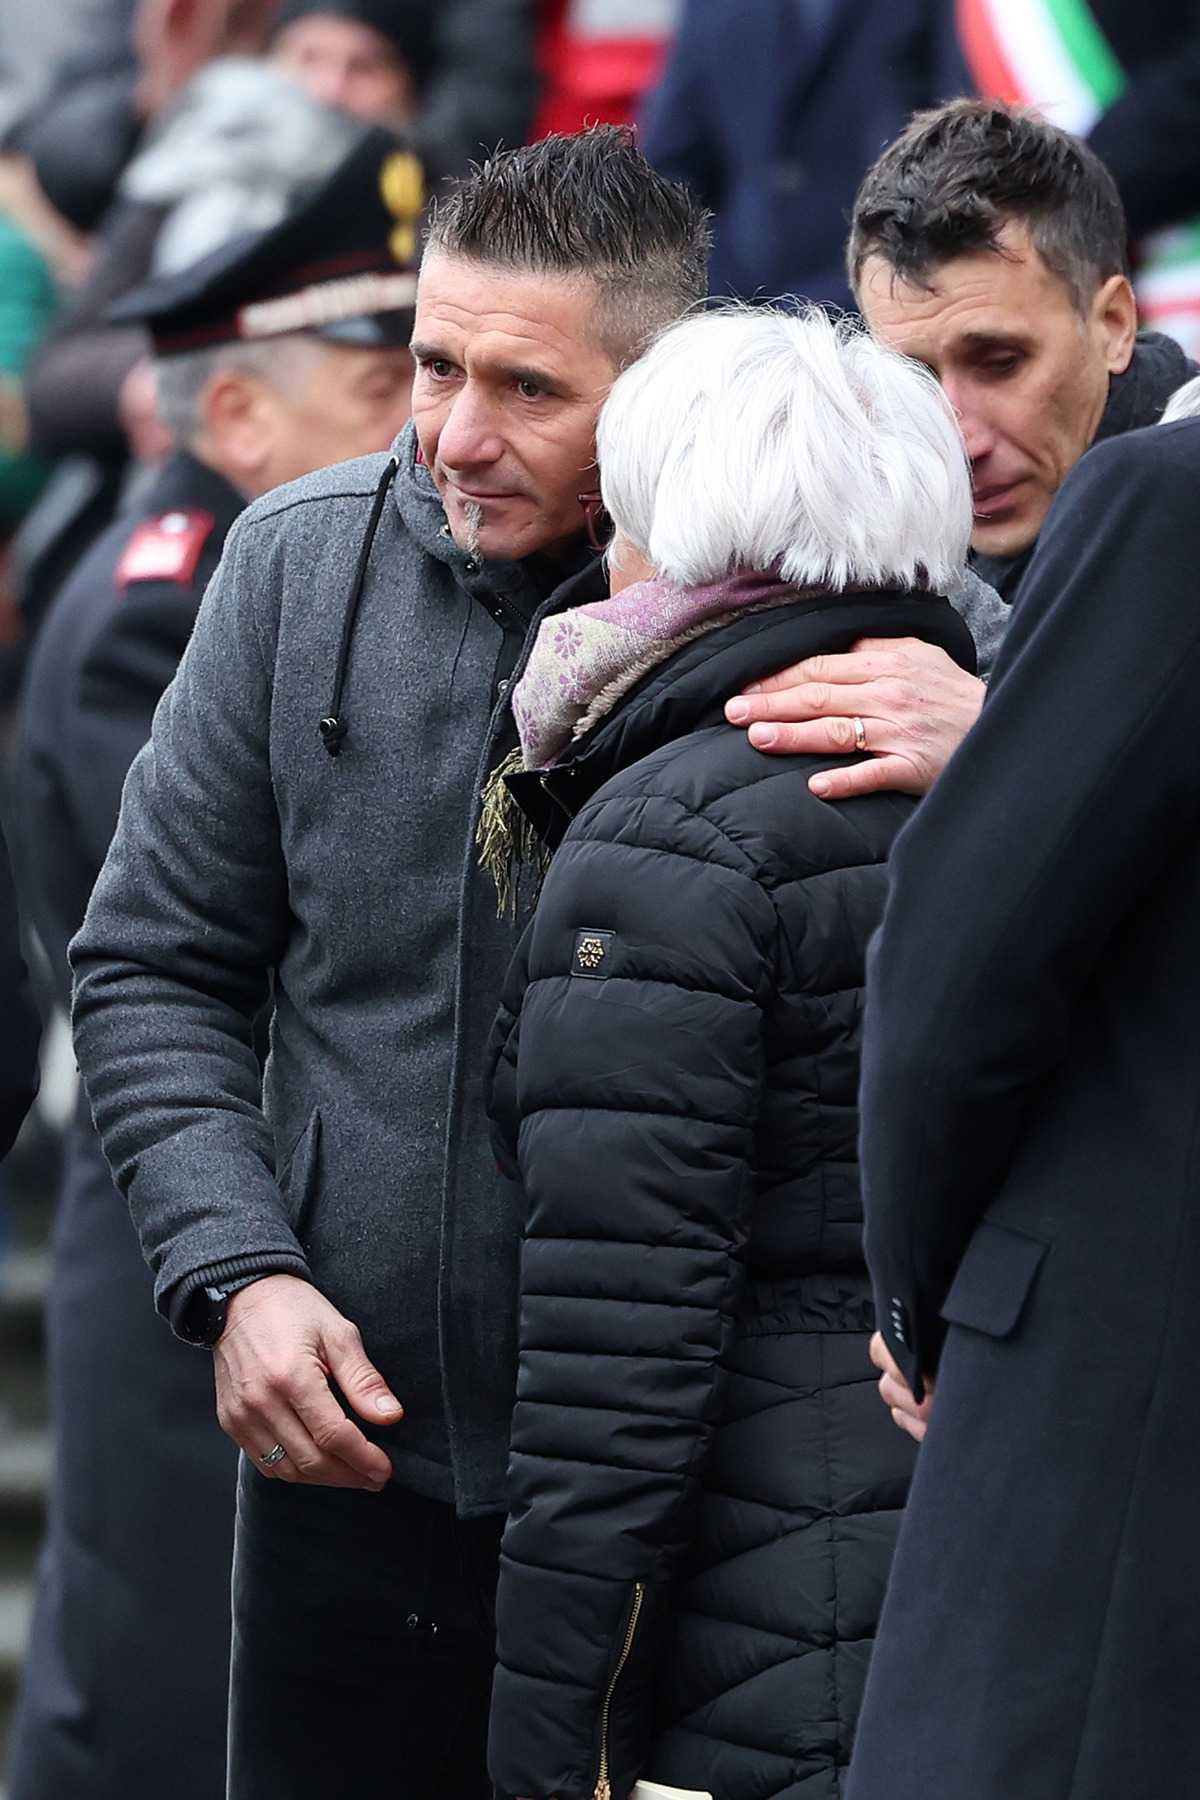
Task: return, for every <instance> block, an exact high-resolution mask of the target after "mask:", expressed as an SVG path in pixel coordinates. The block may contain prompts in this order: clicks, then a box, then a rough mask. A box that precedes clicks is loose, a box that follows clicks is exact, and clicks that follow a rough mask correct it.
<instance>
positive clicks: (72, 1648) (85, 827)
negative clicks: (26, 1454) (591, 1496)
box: [9, 452, 244, 1800]
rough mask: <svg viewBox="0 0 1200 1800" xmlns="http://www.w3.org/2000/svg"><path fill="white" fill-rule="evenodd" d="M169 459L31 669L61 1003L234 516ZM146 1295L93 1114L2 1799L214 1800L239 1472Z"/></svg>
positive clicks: (26, 722) (82, 1156)
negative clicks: (102, 871)
mask: <svg viewBox="0 0 1200 1800" xmlns="http://www.w3.org/2000/svg"><path fill="white" fill-rule="evenodd" d="M243 504H244V503H243V501H242V498H241V496H240V495H239V494H237V493H236V492H235V491H234V489H233V488H231V487H230V486H229V484H228V483H227V482H225V481H224V480H222V479H221V477H220V476H218V475H216V474H214V473H213V472H212V470H210V469H208V468H206V467H205V466H204V465H203V464H201V463H199V462H197V461H196V460H195V459H194V458H193V457H191V456H189V455H187V454H186V453H184V452H180V453H178V454H177V455H175V456H174V457H172V459H171V461H170V462H169V463H167V465H166V466H165V468H164V469H163V470H162V472H161V474H160V475H159V476H158V478H157V479H156V480H155V482H154V483H153V485H152V486H151V487H150V489H149V490H148V491H147V493H146V495H145V497H144V500H143V501H142V503H141V505H140V506H139V507H138V508H137V510H136V511H135V512H133V513H132V514H129V515H126V516H125V517H124V518H122V519H121V520H119V521H118V522H117V523H116V524H114V525H113V526H112V527H110V529H109V530H108V531H107V532H106V533H105V534H104V536H103V537H102V538H100V539H99V540H98V541H97V543H96V544H95V545H94V547H93V548H92V550H91V551H90V552H89V553H88V555H87V557H86V558H85V560H84V561H83V562H82V563H81V564H80V566H79V568H78V569H77V570H76V572H75V574H74V575H73V576H72V578H71V580H70V582H69V583H68V584H67V586H66V587H65V588H64V590H63V592H62V593H61V594H60V595H59V597H58V598H57V600H56V601H55V603H54V605H53V607H52V610H51V612H50V614H49V615H48V617H47V619H46V622H45V625H44V626H43V628H42V631H41V633H40V635H39V637H38V639H37V642H36V645H35V648H34V652H33V656H32V659H31V663H30V668H29V676H28V683H27V687H26V693H25V703H24V713H23V722H22V731H21V744H20V770H19V780H18V807H19V828H20V848H21V855H20V875H21V885H22V890H23V897H24V899H25V901H26V903H27V906H28V910H29V913H30V915H31V918H32V919H33V922H34V923H35V925H36V927H37V930H38V933H39V935H40V936H41V939H42V941H43V943H44V945H45V947H46V950H47V952H48V953H49V956H50V960H51V963H52V965H53V970H54V974H55V977H56V979H57V982H58V985H59V988H60V991H61V995H62V998H63V1001H64V1004H68V1003H69V995H70V971H69V969H68V966H67V957H66V947H67V942H68V940H69V939H70V938H71V937H72V936H73V935H74V933H75V931H76V930H77V929H78V927H79V925H80V923H81V922H82V919H83V914H84V910H85V908H86V906H87V900H88V895H89V894H90V892H91V888H92V884H93V882H94V881H95V878H96V875H97V873H98V871H99V868H100V865H101V863H102V862H103V860H104V857H105V854H106V852H107V849H108V844H109V840H110V838H111V836H112V833H113V830H114V829H115V826H116V822H117V810H118V807H119V804H120V798H121V787H122V784H123V782H124V779H125V775H126V772H127V770H128V768H129V764H130V763H131V762H132V760H133V758H134V756H135V755H136V754H137V752H138V750H139V749H140V748H141V746H142V744H143V743H144V742H145V740H146V738H147V737H148V736H149V734H150V720H151V716H152V714H153V712H154V708H155V705H156V704H157V702H158V699H159V696H160V695H161V694H162V692H163V689H164V688H165V687H166V686H167V684H168V682H169V681H170V680H171V678H172V676H173V675H174V672H175V666H176V664H177V662H178V660H179V657H180V656H181V655H182V653H183V650H184V647H185V645H186V644H187V641H188V636H189V634H190V632H191V628H192V624H193V622H194V620H195V616H196V610H197V607H198V605H199V602H200V596H201V594H202V593H203V591H204V587H205V584H206V582H207V580H208V577H209V576H210V575H211V573H212V571H213V569H214V567H215V566H216V563H217V560H218V558H219V556H220V552H221V547H222V545H223V543H224V540H225V534H226V532H227V531H228V529H229V527H230V525H231V524H232V523H233V520H234V518H235V517H236V516H237V514H238V513H239V512H240V511H241V509H242V506H243ZM153 1286H154V1284H153V1281H152V1278H151V1275H150V1272H149V1270H148V1269H147V1268H146V1266H145V1264H144V1262H143V1261H142V1257H141V1254H140V1251H139V1248H138V1242H137V1236H136V1233H135V1232H134V1229H133V1225H132V1222H131V1220H130V1218H129V1213H128V1209H127V1207H126V1205H125V1202H124V1200H123V1199H122V1198H121V1196H120V1194H119V1193H118V1192H117V1190H116V1188H115V1187H114V1185H113V1182H112V1178H111V1176H110V1175H109V1172H108V1165H107V1164H106V1162H105V1160H104V1155H103V1152H102V1151H101V1149H100V1143H99V1140H98V1138H97V1137H96V1134H95V1132H94V1131H93V1129H92V1125H91V1120H90V1116H89V1113H88V1109H87V1104H86V1101H81V1103H80V1107H79V1110H78V1113H77V1115H76V1118H75V1121H74V1123H73V1125H72V1128H71V1134H70V1139H69V1146H68V1154H67V1166H66V1171H65V1176H64V1184H63V1192H62V1197H61V1201H60V1208H59V1215H58V1221H57V1227H56V1233H55V1242H54V1264H53V1276H52V1281H51V1289H50V1307H49V1319H48V1331H49V1353H50V1385H51V1405H52V1411H53V1415H54V1419H55V1424H56V1429H57V1448H56V1458H57V1460H56V1472H55V1481H54V1488H53V1492H52V1497H51V1513H50V1528H49V1535H48V1538H47V1542H46V1547H45V1551H44V1554H43V1559H42V1566H41V1571H40V1575H39V1582H38V1591H37V1602H36V1609H35V1614H34V1625H33V1641H32V1647H31V1651H30V1656H29V1661H28V1664H27V1667H26V1671H25V1679H24V1686H23V1691H22V1695H21V1701H20V1708H19V1713H18V1718H17V1725H16V1731H15V1738H14V1749H13V1758H12V1764H11V1768H10V1771H9V1781H10V1789H9V1792H10V1795H11V1800H64V1796H67V1795H70V1796H71V1800H134V1796H136V1797H137V1800H156V1797H158V1796H161V1800H219V1796H220V1795H221V1794H222V1793H223V1792H224V1744H225V1712H226V1688H227V1672H228V1658H229V1580H230V1557H231V1551H232V1542H233V1513H234V1475H235V1467H236V1460H237V1452H236V1450H235V1448H234V1446H233V1445H232V1444H231V1443H230V1442H229V1440H228V1439H227V1438H226V1437H225V1436H224V1434H223V1433H222V1432H221V1430H220V1428H219V1426H218V1425H217V1422H216V1416H215V1410H214V1404H213V1382H212V1361H211V1358H210V1357H209V1356H208V1355H207V1354H204V1353H201V1352H197V1351H195V1350H193V1349H191V1348H189V1347H188V1346H186V1345H184V1344H181V1343H179V1342H178V1341H177V1340H176V1339H175V1338H173V1337H172V1335H171V1333H170V1332H169V1331H168V1330H167V1329H166V1327H165V1326H164V1324H163V1323H162V1321H161V1320H160V1319H158V1318H156V1317H155V1313H154V1293H153Z"/></svg>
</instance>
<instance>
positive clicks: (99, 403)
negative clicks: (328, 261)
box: [15, 0, 345, 630]
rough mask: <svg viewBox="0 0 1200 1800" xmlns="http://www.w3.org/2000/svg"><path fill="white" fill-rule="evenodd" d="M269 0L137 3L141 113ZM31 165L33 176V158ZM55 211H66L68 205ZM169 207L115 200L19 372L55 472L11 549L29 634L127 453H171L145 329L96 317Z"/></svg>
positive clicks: (223, 50) (114, 500) (118, 487)
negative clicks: (73, 289) (78, 278)
mask: <svg viewBox="0 0 1200 1800" xmlns="http://www.w3.org/2000/svg"><path fill="white" fill-rule="evenodd" d="M271 4H272V0H196V4H195V5H187V4H184V3H183V0H140V5H139V7H138V11H137V14H136V18H135V21H134V27H135V36H136V42H137V47H138V58H139V70H140V75H139V83H138V95H139V105H140V106H142V107H144V108H146V109H150V110H151V111H152V110H154V109H161V108H163V107H166V106H168V104H169V103H170V102H171V100H172V99H173V97H174V96H175V95H176V94H177V93H179V91H180V90H181V89H182V88H183V87H185V86H186V84H187V82H188V81H190V79H191V78H192V77H193V76H194V75H195V74H196V73H197V71H198V70H200V69H202V68H203V67H204V66H205V65H206V64H208V63H210V62H211V61H212V60H213V58H215V57H220V56H224V55H229V54H236V53H239V52H241V53H248V52H252V51H254V50H255V48H256V47H257V45H258V43H259V40H260V38H261V36H262V33H263V31H264V29H265V24H266V20H267V17H268V16H269V13H270V10H271ZM131 147H132V146H129V148H131ZM90 149H91V145H90V143H89V141H88V138H87V135H86V134H84V135H83V137H82V140H81V141H78V142H76V141H74V140H72V144H71V156H72V157H73V158H74V159H75V161H76V162H78V164H79V165H80V166H81V167H83V168H87V167H88V166H89V152H90ZM63 150H64V154H65V153H66V147H65V146H63ZM344 151H345V145H344V144H342V145H339V146H337V147H336V148H335V149H331V163H332V161H336V159H337V155H338V154H344ZM328 166H330V165H329V164H327V165H326V167H328ZM35 167H37V168H39V171H40V165H38V163H37V161H36V158H35ZM117 173H119V170H114V171H113V174H114V177H115V175H116V174H117ZM59 204H60V206H62V208H63V210H65V211H68V212H69V202H66V201H62V200H60V201H59ZM168 211H169V206H168V205H167V204H166V203H165V202H164V203H151V202H146V203H143V202H140V201H133V200H129V201H124V200H122V201H118V203H117V204H116V205H115V206H114V207H113V208H111V209H110V210H109V211H108V212H107V214H106V215H105V218H104V224H103V228H102V230H101V232H100V234H99V238H98V243H97V254H96V258H95V262H94V265H93V267H92V269H91V271H90V274H89V275H88V278H87V280H86V281H85V282H84V283H83V285H82V287H81V288H80V289H79V290H78V292H77V293H76V294H75V295H74V297H73V298H72V300H71V302H70V304H69V305H68V306H67V307H66V308H65V309H64V311H63V313H62V314H61V316H60V318H59V320H58V321H57V323H56V325H55V327H54V328H53V330H52V331H51V332H50V333H49V334H48V336H47V337H46V339H45V340H44V342H43V343H42V345H41V346H40V347H39V350H38V352H37V354H36V355H35V356H34V357H33V359H32V361H31V363H30V366H29V368H28V370H27V372H26V379H25V394H26V405H27V409H28V414H29V421H30V430H31V439H32V443H33V446H34V448H35V449H36V450H38V451H39V452H40V453H41V454H42V455H43V456H45V457H47V458H50V459H57V460H59V461H60V464H61V466H60V467H59V468H58V469H56V471H55V474H54V477H53V479H52V481H51V483H50V486H49V488H48V490H47V492H46V494H45V495H44V496H43V499H42V501H41V503H40V505H39V506H38V508H37V509H36V510H35V512H34V513H33V514H32V515H31V517H30V518H29V520H28V521H27V523H26V525H25V528H24V530H23V531H22V533H21V536H20V538H19V539H18V541H17V544H16V546H15V549H16V556H17V562H18V569H17V576H18V580H19V583H20V598H21V605H22V611H23V613H24V616H25V620H26V623H27V626H28V627H29V628H30V629H31V630H32V629H36V626H37V623H38V620H39V618H40V616H41V613H42V612H43V611H44V609H45V606H46V604H47V602H48V601H49V599H50V597H51V595H52V594H53V593H54V591H55V590H56V588H57V587H58V586H59V585H60V584H61V582H62V580H63V578H64V576H65V575H66V573H67V572H68V571H69V570H70V568H71V566H72V564H73V563H74V562H75V561H76V560H77V559H78V557H79V555H80V554H82V552H83V550H84V549H86V547H87V545H88V544H89V543H90V542H91V540H92V539H93V538H94V537H95V536H96V535H97V533H98V532H99V531H101V530H102V529H103V528H104V526H105V525H106V524H107V523H108V521H109V519H110V518H111V517H112V515H113V512H114V511H115V509H116V506H117V504H118V502H119V499H120V496H121V491H122V485H123V481H124V477H125V474H126V471H127V468H128V465H129V460H130V456H131V453H132V455H133V457H134V459H135V460H138V459H142V460H145V461H146V462H148V463H151V464H153V463H155V462H158V461H161V460H162V458H163V456H165V455H166V454H167V453H168V451H169V449H170V443H169V439H168V438H167V435H166V433H165V432H164V431H163V429H162V426H161V422H160V421H158V420H157V419H156V417H155V414H154V410H153V395H152V390H151V388H150V385H149V383H148V381H147V379H146V369H145V367H144V366H141V367H139V366H138V365H140V364H142V363H143V359H144V358H145V355H146V349H147V344H146V338H145V334H144V332H143V331H142V330H141V329H140V327H131V326H128V325H126V326H114V325H111V324H108V323H107V322H106V321H105V313H106V311H107V309H108V307H109V306H110V305H111V304H112V303H113V301H115V300H116V299H117V298H119V296H120V295H121V294H123V293H126V292H128V291H129V290H130V289H131V288H132V287H134V286H136V284H137V283H138V282H139V281H141V280H143V279H144V278H145V276H146V275H147V274H148V273H149V271H150V268H151V263H152V257H153V251H154V244H155V241H156V239H157V236H158V232H159V230H160V228H161V226H162V224H163V222H164V220H165V219H166V217H167V214H168ZM277 216H278V215H277ZM211 247H212V244H211V242H207V243H204V244H201V245H197V246H196V250H195V254H196V255H200V254H202V253H203V252H204V251H205V250H207V249H209V248H211ZM127 381H128V385H127V386H126V382H127ZM62 459H69V460H66V461H63V460H62Z"/></svg>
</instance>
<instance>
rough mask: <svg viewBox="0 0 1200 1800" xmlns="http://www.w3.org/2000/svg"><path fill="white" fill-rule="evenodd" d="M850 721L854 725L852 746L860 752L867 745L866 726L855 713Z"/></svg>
mask: <svg viewBox="0 0 1200 1800" xmlns="http://www.w3.org/2000/svg"><path fill="white" fill-rule="evenodd" d="M850 723H851V724H852V725H853V727H854V748H855V749H856V750H857V751H858V752H859V753H860V754H861V753H862V751H864V750H865V749H866V747H867V728H866V726H865V725H864V724H863V722H862V720H861V719H860V718H859V716H858V714H857V713H855V715H854V717H853V718H852V719H851V721H850Z"/></svg>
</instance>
